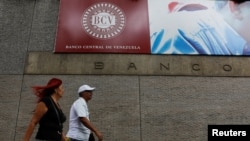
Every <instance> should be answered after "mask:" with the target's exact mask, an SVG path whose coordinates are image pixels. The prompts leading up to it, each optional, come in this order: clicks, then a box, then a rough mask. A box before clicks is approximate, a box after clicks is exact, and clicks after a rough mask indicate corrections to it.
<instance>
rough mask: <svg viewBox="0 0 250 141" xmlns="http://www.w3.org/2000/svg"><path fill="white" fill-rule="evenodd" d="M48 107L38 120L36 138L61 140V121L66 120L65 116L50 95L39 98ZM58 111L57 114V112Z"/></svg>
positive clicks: (53, 140)
mask: <svg viewBox="0 0 250 141" xmlns="http://www.w3.org/2000/svg"><path fill="white" fill-rule="evenodd" d="M41 102H44V103H45V105H46V106H47V108H48V111H47V112H46V113H45V115H44V116H43V117H42V118H41V120H40V121H39V125H40V126H39V128H38V132H37V134H36V139H40V140H51V141H61V138H62V130H63V123H64V122H65V121H66V116H65V115H64V113H63V112H62V110H61V109H59V108H58V107H57V106H56V103H54V101H53V99H52V98H51V97H45V98H43V99H42V100H41ZM57 113H58V114H57Z"/></svg>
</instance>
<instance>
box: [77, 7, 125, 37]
mask: <svg viewBox="0 0 250 141" xmlns="http://www.w3.org/2000/svg"><path fill="white" fill-rule="evenodd" d="M81 22H82V27H83V29H84V31H85V32H86V33H87V34H88V35H90V36H91V37H94V38H97V39H104V40H105V39H110V38H114V37H116V36H118V35H119V34H120V33H121V32H122V31H123V29H124V27H125V25H126V18H125V14H124V12H123V11H122V9H120V8H119V7H118V6H116V5H114V4H111V3H105V2H103V3H96V4H94V5H92V6H90V7H89V8H87V9H86V10H85V12H84V13H83V16H82V21H81Z"/></svg>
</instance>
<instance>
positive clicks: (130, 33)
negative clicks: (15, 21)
mask: <svg viewBox="0 0 250 141" xmlns="http://www.w3.org/2000/svg"><path fill="white" fill-rule="evenodd" d="M249 19H250V2H249V1H240V2H238V1H237V2H234V1H230V0H229V1H218V0H91V1H87V0H70V1H69V0H61V3H60V10H59V19H58V29H57V36H56V42H55V52H56V53H130V54H131V53H132V54H184V55H249V54H250V44H249V43H250V32H249V24H250V20H249Z"/></svg>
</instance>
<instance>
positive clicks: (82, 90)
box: [78, 85, 95, 94]
mask: <svg viewBox="0 0 250 141" xmlns="http://www.w3.org/2000/svg"><path fill="white" fill-rule="evenodd" d="M94 90H95V87H90V86H89V85H82V86H81V87H79V89H78V94H79V93H81V92H84V91H94Z"/></svg>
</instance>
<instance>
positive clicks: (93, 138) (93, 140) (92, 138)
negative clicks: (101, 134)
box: [89, 133, 95, 141]
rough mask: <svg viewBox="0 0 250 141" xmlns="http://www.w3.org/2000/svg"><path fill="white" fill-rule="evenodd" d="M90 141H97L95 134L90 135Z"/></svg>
mask: <svg viewBox="0 0 250 141" xmlns="http://www.w3.org/2000/svg"><path fill="white" fill-rule="evenodd" d="M89 141H95V137H94V134H93V133H90V135H89Z"/></svg>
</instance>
